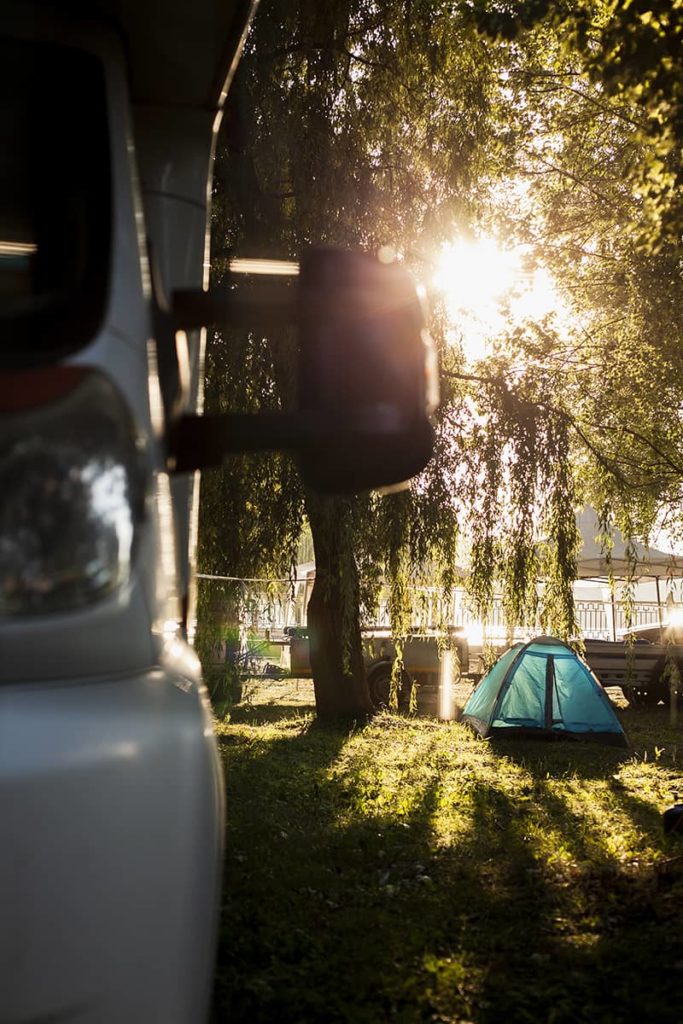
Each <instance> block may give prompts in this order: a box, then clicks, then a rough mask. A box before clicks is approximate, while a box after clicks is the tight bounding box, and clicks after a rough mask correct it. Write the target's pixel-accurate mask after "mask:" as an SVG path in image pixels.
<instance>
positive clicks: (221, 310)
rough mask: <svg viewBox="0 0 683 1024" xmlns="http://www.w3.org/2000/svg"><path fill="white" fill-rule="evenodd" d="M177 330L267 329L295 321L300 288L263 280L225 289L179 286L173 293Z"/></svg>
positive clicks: (174, 317)
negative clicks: (204, 289) (212, 328)
mask: <svg viewBox="0 0 683 1024" xmlns="http://www.w3.org/2000/svg"><path fill="white" fill-rule="evenodd" d="M173 319H174V321H175V326H176V330H179V331H189V330H193V329H194V328H197V327H216V328H217V329H218V330H220V329H221V328H222V327H243V328H252V329H256V330H259V329H264V330H265V329H267V328H269V327H270V328H272V327H282V326H284V325H286V324H292V323H295V322H296V320H297V319H298V301H297V293H296V290H295V289H294V288H292V287H290V286H288V285H285V284H280V283H272V282H265V281H264V282H259V284H258V286H256V285H246V284H240V285H237V286H227V287H225V286H224V287H222V288H210V289H209V291H206V292H205V291H202V289H201V288H187V289H179V290H177V291H174V293H173Z"/></svg>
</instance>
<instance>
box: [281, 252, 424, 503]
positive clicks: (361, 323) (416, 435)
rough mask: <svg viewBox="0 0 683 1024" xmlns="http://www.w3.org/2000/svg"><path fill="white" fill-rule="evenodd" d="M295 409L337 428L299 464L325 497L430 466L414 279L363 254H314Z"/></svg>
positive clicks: (308, 259) (308, 261)
mask: <svg viewBox="0 0 683 1024" xmlns="http://www.w3.org/2000/svg"><path fill="white" fill-rule="evenodd" d="M299 309H300V330H301V337H300V363H299V406H300V409H301V411H302V413H304V414H305V415H306V416H308V417H310V418H311V419H312V420H318V421H320V422H321V423H323V422H327V423H330V424H334V427H335V429H334V431H331V430H329V429H327V430H324V431H323V432H322V435H321V438H320V443H316V439H315V438H312V439H311V442H310V445H308V446H306V448H305V449H304V450H303V451H302V452H301V454H300V455H299V463H300V466H301V472H302V475H303V477H304V480H305V482H306V483H308V484H309V485H310V486H312V487H315V488H316V489H317V490H321V491H336V490H338V489H339V490H349V491H356V490H366V489H368V488H371V487H380V486H388V485H394V484H396V483H399V482H401V481H403V480H406V479H408V478H409V477H411V476H414V474H415V473H417V472H419V471H420V470H421V469H422V468H423V467H424V466H425V465H426V463H427V462H428V461H429V458H430V457H431V453H432V446H433V428H432V424H431V414H432V412H433V411H434V409H435V407H436V404H437V400H438V392H437V373H436V361H435V354H434V349H433V344H432V341H431V338H430V336H429V334H428V332H427V328H426V323H425V313H424V306H423V302H422V301H421V299H420V296H419V294H418V291H417V289H416V287H415V284H414V282H413V280H412V278H411V276H410V274H408V272H407V271H406V270H404V269H403V268H402V267H401V266H399V265H398V264H397V263H393V262H392V263H383V262H382V261H381V260H379V259H377V258H375V257H374V256H370V255H367V254H364V253H355V252H344V251H340V250H337V249H313V250H310V251H309V252H308V253H306V254H305V256H304V258H303V260H302V263H301V277H300V291H299Z"/></svg>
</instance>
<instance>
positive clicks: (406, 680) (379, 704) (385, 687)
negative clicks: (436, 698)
mask: <svg viewBox="0 0 683 1024" xmlns="http://www.w3.org/2000/svg"><path fill="white" fill-rule="evenodd" d="M411 688H412V680H411V678H410V676H409V675H408V673H407V672H405V671H404V672H403V673H402V675H401V686H400V689H399V693H398V710H399V711H407V710H408V708H409V706H410V690H411ZM368 689H369V690H370V698H371V700H372V703H373V705H374V707H375V708H376V709H377V710H378V711H383V710H386V709H387V708H389V696H390V693H391V662H390V661H383V662H381V664H379V665H375V666H374V667H373V668H372V669H371V670H370V672H369V673H368Z"/></svg>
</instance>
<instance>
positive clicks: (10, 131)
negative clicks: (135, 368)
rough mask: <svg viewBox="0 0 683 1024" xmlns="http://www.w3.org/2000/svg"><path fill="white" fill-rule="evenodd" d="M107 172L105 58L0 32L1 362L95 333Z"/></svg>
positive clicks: (41, 358) (106, 230)
mask: <svg viewBox="0 0 683 1024" xmlns="http://www.w3.org/2000/svg"><path fill="white" fill-rule="evenodd" d="M110 177H111V175H110V156H109V140H108V125H107V104H106V95H105V82H104V73H103V68H102V65H101V63H100V62H99V61H98V60H97V58H95V57H94V56H92V55H91V54H88V53H84V52H82V51H80V50H75V49H72V48H69V47H63V46H55V45H51V44H45V43H39V42H32V41H24V40H16V39H7V38H0V364H2V365H5V366H7V365H11V366H20V365H24V366H26V365H29V366H30V365H34V364H36V363H40V362H46V361H50V360H53V359H59V358H62V357H63V356H64V355H65V354H67V353H68V352H70V351H74V350H75V349H77V348H79V347H81V346H83V345H85V344H87V343H88V342H89V341H90V340H91V339H92V338H93V337H94V335H95V334H96V333H97V329H98V327H99V324H100V322H101V320H102V316H103V314H104V309H105V304H106V298H107V288H108V277H109V259H110V244H111V200H110V187H111V185H110Z"/></svg>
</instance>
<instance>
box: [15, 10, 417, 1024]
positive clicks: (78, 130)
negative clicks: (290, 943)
mask: <svg viewBox="0 0 683 1024" xmlns="http://www.w3.org/2000/svg"><path fill="white" fill-rule="evenodd" d="M253 6H254V5H253V3H252V2H251V0H250V2H246V3H245V2H240V0H232V2H231V0H223V2H222V3H220V4H216V3H214V2H213V0H194V2H193V3H191V4H188V3H186V2H185V0H165V2H164V3H156V2H152V0H135V2H129V0H93V2H90V3H87V2H86V3H85V4H84V3H75V2H74V3H70V2H68V0H67V2H64V3H62V4H59V5H51V4H45V3H40V2H37V3H29V2H22V0H5V3H4V4H3V13H2V20H1V22H0V80H1V82H2V85H1V88H0V907H1V908H2V909H1V912H0V1022H3V1024H4V1022H12V1024H15V1022H16V1024H29V1022H38V1021H46V1022H47V1021H48V1020H49V1021H55V1022H56V1021H64V1022H66V1021H69V1022H72V1021H73V1022H74V1024H75V1022H80V1021H83V1022H95V1024H100V1022H101V1024H123V1022H126V1024H134V1022H140V1024H143V1022H144V1024H151V1022H155V1021H156V1022H163V1024H175V1022H179V1024H180V1022H182V1024H197V1022H199V1021H201V1020H203V1019H205V1016H206V1013H207V1011H208V1002H209V996H210V985H211V974H212V968H213V952H214V942H215V931H216V918H217V907H218V898H217V897H218V892H219V885H220V873H221V846H222V838H221V837H222V831H223V821H224V813H223V810H224V809H223V788H222V777H221V771H220V766H219V762H218V757H217V751H216V744H215V740H214V737H213V733H212V726H211V714H210V709H209V706H208V701H207V697H206V692H205V690H204V688H203V686H202V683H201V676H200V670H199V664H198V661H197V658H196V656H195V654H194V652H193V650H192V648H191V646H190V645H189V644H188V642H187V639H186V636H187V628H188V623H189V621H190V620H191V617H192V587H191V580H192V565H191V563H192V549H193V540H192V538H193V516H194V511H195V510H196V495H195V494H194V487H193V484H194V476H195V474H194V473H193V472H192V471H193V470H195V469H198V468H201V467H203V466H204V465H206V464H207V463H209V462H211V461H216V460H217V459H220V458H221V457H223V455H227V454H229V453H230V452H232V451H235V450H236V448H235V442H234V439H226V440H225V442H224V440H223V439H224V438H227V435H226V431H225V428H226V423H224V422H222V421H221V418H220V417H218V418H217V419H214V420H213V421H211V422H209V421H204V420H203V419H202V418H201V416H200V415H198V413H200V412H201V410H200V409H199V405H200V394H201V361H202V346H203V335H204V332H203V330H202V329H201V325H202V324H204V323H207V322H208V321H210V320H212V319H215V318H216V315H215V308H216V303H215V301H214V304H213V306H211V304H210V303H209V304H208V305H204V306H203V300H204V299H205V298H206V299H207V302H208V299H209V297H210V295H211V293H207V292H206V291H205V289H206V286H207V284H208V264H207V260H206V253H207V252H208V249H207V214H208V210H207V201H208V200H207V197H208V195H209V189H208V185H209V182H210V170H211V162H212V154H213V143H214V139H215V133H216V131H217V128H218V124H219V121H220V111H221V108H222V104H223V102H224V99H225V95H226V91H227V88H228V86H229V83H230V80H231V77H232V75H233V73H234V69H235V65H236V62H237V59H238V57H239V52H240V47H241V43H242V42H243V39H244V33H245V31H246V27H247V25H248V21H249V17H250V15H251V12H252V8H253ZM84 12H85V16H84ZM330 259H332V260H333V261H334V257H332V256H330ZM345 261H346V262H345ZM323 262H324V261H323ZM352 262H353V261H352ZM342 264H344V265H347V264H348V256H344V257H343V258H342ZM354 266H355V264H354ZM359 266H360V267H361V276H363V275H364V274H365V271H364V269H363V268H364V267H365V266H366V264H364V263H363V262H362V260H361V264H359ZM372 273H374V271H372ZM382 273H384V272H383V271H382ZM304 276H305V275H304ZM333 276H334V275H333ZM342 276H343V275H342ZM351 276H353V275H351ZM371 276H372V275H371ZM392 280H393V281H394V285H396V282H398V285H396V287H397V288H398V291H399V292H401V295H402V296H403V298H405V296H406V295H408V298H407V300H406V301H407V302H408V305H409V307H410V311H409V317H408V320H409V321H410V326H409V329H408V332H407V334H406V338H407V342H406V345H404V346H403V348H401V346H399V347H398V349H397V351H400V352H402V353H403V355H402V359H403V362H402V364H401V366H400V367H397V368H396V375H395V379H396V381H397V382H398V383H399V384H400V385H401V387H403V386H404V385H405V388H407V390H406V389H405V388H404V390H403V391H402V392H401V397H400V402H399V403H398V404H397V406H396V408H394V407H393V406H392V402H391V395H389V396H387V395H386V394H383V395H381V396H375V398H374V400H373V402H371V403H370V406H369V407H368V408H366V407H365V406H364V405H363V400H362V399H363V395H362V394H361V395H360V404H359V405H358V408H357V409H356V406H355V405H354V401H353V387H355V386H356V385H357V384H358V382H355V381H350V382H349V381H347V382H346V383H347V385H348V387H347V388H346V391H345V392H344V394H343V395H342V396H337V400H338V402H339V403H343V411H344V415H346V416H347V419H348V418H349V415H351V420H353V417H354V416H355V412H354V409H355V410H356V411H357V412H358V415H357V416H356V419H355V420H354V422H353V423H352V424H351V427H352V430H355V431H356V435H359V434H362V436H363V438H364V439H365V440H366V442H367V443H365V444H364V445H363V449H364V450H365V451H367V452H370V453H372V450H373V440H374V438H375V437H377V439H378V445H377V452H376V460H375V462H374V463H373V461H372V459H370V460H369V461H368V460H367V459H366V462H365V464H364V465H363V466H362V467H361V468H360V469H358V468H357V467H355V466H354V465H353V464H351V463H349V466H348V467H347V472H346V475H345V474H344V470H343V467H342V466H341V465H340V466H339V468H338V469H336V470H335V473H336V474H337V476H335V479H332V480H330V479H329V473H328V471H327V468H326V466H327V463H328V462H329V461H330V460H329V459H324V458H322V459H320V463H321V468H322V470H324V472H323V473H322V478H321V480H320V481H319V482H320V483H321V484H322V485H323V486H327V487H328V488H329V487H334V486H335V485H336V484H337V483H339V485H340V486H341V488H344V487H351V488H352V487H354V486H357V485H360V486H367V485H370V484H373V483H378V484H379V483H388V482H391V481H392V480H397V479H401V477H402V476H406V475H409V473H410V472H413V471H414V470H415V469H417V468H419V467H420V466H421V465H422V464H424V462H425V461H426V458H427V457H428V455H429V425H428V405H429V399H428V396H427V390H426V384H425V365H426V363H428V341H427V339H426V337H425V335H424V332H423V331H422V329H421V327H420V318H419V314H418V312H416V310H417V305H416V302H415V301H414V295H413V298H411V297H410V295H409V294H408V293H409V292H410V287H409V286H407V285H405V281H404V279H403V278H401V276H400V274H399V275H398V276H396V275H394V277H393V278H392ZM401 282H403V283H401ZM347 283H348V284H349V287H353V282H352V281H349V282H347ZM309 284H310V282H309ZM323 285H324V282H318V283H317V284H315V283H314V286H313V287H314V290H315V288H318V290H320V289H322V290H323V291H324V287H323ZM380 287H381V282H380ZM392 287H393V286H392ZM406 289H407V291H406ZM309 290H310V289H309ZM181 292H182V293H183V295H184V303H185V304H184V305H183V303H182V302H180V300H178V301H176V302H175V305H176V306H177V308H178V314H177V317H175V319H174V295H175V296H178V295H180V294H181ZM166 296H167V297H168V298H165V297H166ZM214 298H215V297H214ZM401 301H403V299H402V300H401ZM248 305H249V304H248V303H247V306H248ZM333 305H334V303H333ZM379 305H380V306H381V307H382V308H384V307H385V306H386V303H384V302H383V303H380V304H379ZM337 306H339V303H338V302H337ZM209 307H210V308H209ZM253 308H254V310H255V311H256V312H257V311H258V302H257V303H256V305H254V306H253ZM297 308H298V307H297ZM188 309H190V310H192V309H194V310H195V311H196V310H198V312H197V313H196V315H194V314H191V313H188ZM183 310H184V312H183ZM202 310H204V311H203V312H202ZM212 310H213V312H212ZM321 310H322V307H321V306H320V303H318V305H317V307H316V312H315V314H314V316H320V315H322V314H321ZM256 312H255V315H256ZM322 313H324V310H322ZM181 314H182V317H181ZM397 315H398V314H397ZM314 316H313V315H312V317H309V320H308V321H307V323H308V327H307V328H306V330H305V331H304V333H305V334H306V336H307V337H308V339H309V341H310V342H311V345H312V351H314V353H315V359H318V360H320V358H321V353H322V354H323V356H325V353H326V352H327V355H328V356H330V354H331V357H332V358H333V357H334V344H335V341H334V338H335V334H334V332H332V334H331V335H330V332H329V331H328V332H327V335H326V336H325V339H323V342H321V345H320V346H318V347H316V345H315V338H314V335H315V329H314V328H315V325H314V323H313V319H314ZM226 317H227V314H226ZM181 320H182V326H183V327H184V328H185V329H184V330H180V329H178V327H179V325H181ZM195 327H196V328H197V329H195V330H193V328H195ZM344 329H345V330H346V331H347V333H348V331H349V330H350V327H349V325H348V324H346V326H345V328H344ZM396 329H397V321H395V320H394V322H392V324H391V327H390V331H396ZM373 330H374V328H373V329H370V328H368V326H367V324H366V325H365V333H364V335H363V338H361V339H360V341H359V342H358V344H359V345H361V344H366V342H367V340H368V331H369V334H370V340H371V341H372V338H373ZM387 330H389V328H387ZM361 333H362V332H361ZM385 334H386V331H385ZM380 335H381V337H380ZM374 337H375V341H376V340H377V338H378V337H379V341H380V342H381V343H378V345H376V346H375V349H374V356H373V358H375V359H383V358H384V356H383V355H382V353H384V355H386V352H387V346H386V345H385V344H384V341H385V340H386V339H385V337H384V335H383V334H382V331H381V330H380V331H379V334H378V333H377V331H375V333H374ZM363 339H364V340H363ZM411 339H412V340H411ZM325 344H326V345H327V346H328V349H325ZM383 345H384V347H383ZM330 346H332V347H331V348H330ZM359 351H361V352H362V349H359ZM392 351H393V350H392ZM378 353H379V354H378ZM391 358H392V356H391V353H390V354H389V360H391ZM313 362H315V360H314V359H313V358H312V359H311V365H312V364H313ZM323 363H324V358H323ZM429 365H431V364H429ZM327 369H328V370H329V366H328V367H327ZM324 371H325V366H322V368H321V366H318V370H317V371H316V372H318V373H319V374H323V375H324ZM389 371H391V365H389ZM309 372H310V367H309ZM376 376H377V377H378V378H380V379H382V380H384V381H385V382H386V381H387V380H389V381H392V379H394V378H392V373H391V372H388V373H385V374H378V375H376ZM363 377H364V375H363V374H359V380H360V381H361V383H360V384H358V386H359V387H361V390H362V389H363V388H365V387H366V385H365V384H363V383H362V381H363ZM329 378H330V379H329V381H328V382H327V384H328V386H327V390H326V389H325V388H324V387H320V388H319V387H316V388H314V389H313V393H314V394H316V395H322V398H321V399H320V401H321V402H322V403H323V404H322V405H320V406H319V407H318V408H315V409H307V410H304V413H303V414H302V415H301V416H300V417H299V418H298V419H297V416H296V415H294V416H290V417H289V418H288V419H286V421H285V420H283V422H282V424H281V427H282V430H281V432H279V428H278V425H277V424H275V425H274V426H273V425H272V424H271V426H273V429H274V435H273V436H271V438H270V440H269V441H268V439H267V438H266V439H265V441H264V439H263V436H262V435H263V430H262V429H261V441H258V439H257V441H256V442H255V441H254V439H253V438H252V440H251V441H250V442H249V441H248V439H247V441H245V445H246V446H251V447H253V446H254V444H256V445H257V446H258V444H260V443H261V442H263V444H267V446H270V447H277V446H278V445H281V444H285V443H286V444H288V445H289V446H290V447H297V445H298V444H299V442H300V441H301V439H302V438H303V440H304V442H305V443H304V447H305V449H306V456H305V462H306V465H307V467H308V472H309V476H310V477H311V479H312V480H313V482H315V473H316V458H317V455H316V453H317V452H322V451H323V450H324V447H325V445H328V444H332V443H335V437H336V438H337V443H338V444H340V445H346V444H347V441H348V438H345V437H343V436H342V435H341V434H339V431H340V430H341V427H342V423H343V420H344V415H340V413H339V406H338V407H337V408H335V396H334V393H333V392H334V382H335V380H336V375H335V374H334V373H330V374H329ZM385 386H386V385H385ZM349 388H350V389H351V390H349ZM398 390H400V388H399V389H398ZM408 393H410V397H409V399H408V405H409V406H410V409H409V410H408V411H407V412H406V410H405V409H403V412H402V410H401V408H399V405H400V403H403V404H404V405H405V401H406V396H407V395H408ZM349 396H351V402H350V404H349ZM357 397H358V396H357ZM325 403H327V407H329V408H330V409H331V410H332V415H331V416H330V417H329V423H333V424H334V429H333V430H330V429H327V430H325V429H323V430H319V427H320V426H321V424H322V425H323V426H324V422H323V419H324V413H325V408H326V406H325ZM366 405H367V403H366ZM349 409H350V414H349ZM404 412H406V415H403V413H404ZM321 417H323V418H322V419H321ZM227 419H229V417H228V418H227ZM235 422H236V421H235ZM354 423H355V426H354ZM240 424H241V428H240V429H242V431H243V433H244V431H245V430H246V433H247V434H248V432H249V424H247V425H246V427H245V424H244V422H242V421H240ZM233 425H234V424H233ZM256 432H257V434H258V433H259V431H258V430H257V431H256ZM335 432H336V433H335ZM238 436H240V435H239V431H238ZM316 437H319V438H321V440H319V441H318V442H316V441H315V438H316ZM413 437H414V438H415V439H416V440H415V443H414V444H413V443H412V440H411V439H412V438H413ZM316 443H317V445H318V447H317V448H316ZM204 445H205V446H206V449H207V450H206V451H205V450H204V447H203V446H204ZM357 447H358V446H357ZM208 449H211V451H208ZM411 451H412V454H411ZM392 452H393V461H392ZM331 461H334V460H331ZM174 466H175V468H176V469H178V468H181V469H183V470H184V471H185V475H181V476H176V477H175V479H174V478H173V477H172V475H171V470H172V469H173V468H174ZM387 467H389V468H387ZM354 473H355V474H356V475H355V476H354ZM325 474H327V475H325Z"/></svg>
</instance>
